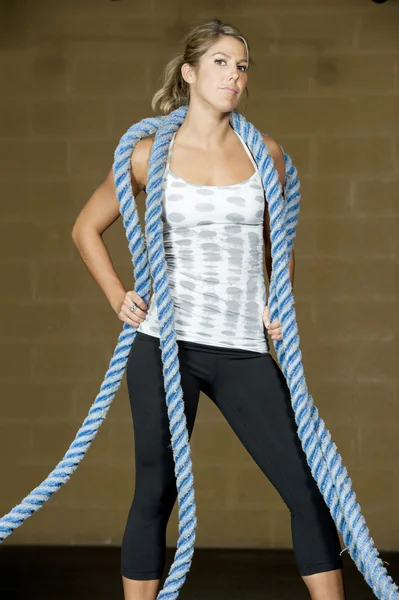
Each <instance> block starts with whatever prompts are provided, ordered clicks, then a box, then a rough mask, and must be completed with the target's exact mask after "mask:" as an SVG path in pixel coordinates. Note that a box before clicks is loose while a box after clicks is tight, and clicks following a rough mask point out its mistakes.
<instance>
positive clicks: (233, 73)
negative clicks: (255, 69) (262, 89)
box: [229, 67, 240, 81]
mask: <svg viewBox="0 0 399 600" xmlns="http://www.w3.org/2000/svg"><path fill="white" fill-rule="evenodd" d="M239 76H240V73H239V71H238V69H237V67H236V68H235V69H233V70H232V71H231V73H230V77H229V79H234V80H235V81H237V79H238V78H239Z"/></svg>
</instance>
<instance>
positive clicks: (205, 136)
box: [176, 103, 231, 150]
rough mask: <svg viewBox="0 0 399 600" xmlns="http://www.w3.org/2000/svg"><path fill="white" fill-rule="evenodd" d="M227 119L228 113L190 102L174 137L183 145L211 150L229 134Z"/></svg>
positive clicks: (229, 127)
mask: <svg viewBox="0 0 399 600" xmlns="http://www.w3.org/2000/svg"><path fill="white" fill-rule="evenodd" d="M229 120H230V113H221V112H220V111H216V110H215V109H214V108H212V107H210V106H209V105H208V106H199V105H198V103H196V104H195V106H194V105H193V104H190V106H189V108H188V110H187V115H186V118H185V119H184V121H183V123H182V125H181V127H180V128H179V130H178V132H177V135H176V137H178V138H179V143H183V144H184V145H187V146H195V147H196V148H200V149H202V150H212V149H214V148H218V147H220V145H221V144H223V143H224V142H225V141H226V139H227V138H228V137H229V135H230V134H231V126H230V123H229Z"/></svg>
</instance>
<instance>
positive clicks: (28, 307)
mask: <svg viewBox="0 0 399 600" xmlns="http://www.w3.org/2000/svg"><path fill="white" fill-rule="evenodd" d="M5 4H6V3H4V5H5ZM4 5H3V8H2V11H3V14H2V17H1V19H0V22H1V23H2V24H1V28H2V31H1V36H0V73H1V82H2V95H1V100H0V136H1V139H0V180H1V190H2V202H1V219H0V249H1V251H0V257H1V258H0V278H1V279H0V280H1V282H2V290H3V291H2V294H1V299H0V302H1V305H0V331H1V341H0V352H1V360H0V394H1V398H2V401H1V414H2V419H1V422H0V466H1V472H2V483H3V486H2V492H1V497H0V508H1V513H2V514H3V513H5V512H7V511H8V510H9V509H10V508H11V507H12V506H14V505H15V504H17V503H18V502H19V501H20V499H21V498H22V497H24V496H25V495H26V494H27V493H28V492H29V491H30V490H31V489H32V488H33V487H34V486H36V485H37V484H38V483H39V482H40V481H41V480H42V479H44V477H45V476H46V475H47V474H48V473H49V472H50V470H51V469H52V468H53V467H54V466H55V465H56V463H57V462H58V461H59V460H60V459H61V457H62V456H63V454H64V452H65V451H66V449H67V448H68V446H69V444H70V442H71V441H72V439H73V436H74V434H75V432H76V431H77V429H78V427H79V425H80V424H81V422H82V420H83V418H84V417H85V415H86V414H87V411H88V409H89V407H90V405H91V403H92V401H93V400H94V398H95V396H96V394H97V392H98V389H99V386H100V383H101V381H102V378H103V375H104V373H105V369H106V367H107V364H108V361H109V359H110V357H111V355H112V352H113V349H114V346H115V343H116V340H117V336H118V333H119V331H120V329H121V323H120V322H119V321H118V320H117V318H116V317H115V315H114V313H113V312H112V310H111V309H110V308H109V306H108V304H107V302H106V300H105V299H104V298H103V296H102V294H101V292H100V290H99V289H98V288H97V287H96V285H95V284H94V282H93V281H92V280H91V278H90V276H89V275H88V273H87V272H86V270H85V267H84V266H83V264H82V262H81V260H80V258H79V256H78V254H77V252H76V250H75V248H74V246H73V244H72V241H71V235H70V234H71V228H72V223H73V221H74V219H75V217H76V215H77V214H78V212H79V210H80V208H81V207H82V205H83V204H84V203H85V202H86V200H87V199H88V197H89V196H90V194H91V193H92V192H93V191H94V189H95V187H96V186H97V185H98V184H99V183H100V182H101V180H102V178H103V177H104V176H105V174H106V172H107V170H108V169H109V167H110V165H111V162H112V153H113V149H114V147H115V145H116V144H117V141H118V139H119V137H120V136H121V135H122V133H123V132H124V131H125V130H126V129H127V127H128V126H130V125H131V124H132V123H134V122H136V121H138V120H140V119H141V118H143V117H145V116H148V115H150V113H151V110H150V106H149V100H150V98H151V95H152V94H153V92H154V91H155V90H156V88H157V81H158V77H159V75H160V73H161V70H162V67H163V65H164V64H165V62H166V60H167V59H169V58H171V57H172V56H173V55H174V54H175V52H176V51H177V50H179V48H180V46H179V45H178V41H179V39H180V38H181V37H182V35H183V34H184V32H185V31H186V30H187V28H188V26H189V25H191V24H193V23H195V22H196V19H197V18H198V17H200V16H208V17H214V16H220V18H223V19H225V20H227V21H230V22H232V23H233V24H235V25H237V26H238V27H239V28H241V30H242V31H243V32H244V33H246V34H247V35H248V36H249V39H250V42H251V46H252V50H253V57H254V59H255V62H256V67H255V69H254V71H253V73H252V75H251V79H250V84H249V90H250V97H249V101H248V105H247V106H246V107H245V106H244V105H243V106H242V112H244V114H245V115H246V116H247V117H248V118H249V119H250V120H252V121H253V122H254V123H255V125H256V126H257V127H259V128H260V129H261V130H263V131H267V132H268V133H269V134H270V135H272V136H273V137H274V138H275V139H277V140H278V141H279V142H280V143H281V144H282V145H283V146H284V148H285V149H286V150H287V152H289V154H290V155H291V156H292V157H293V159H294V162H295V164H296V165H297V167H298V169H299V176H300V179H301V182H302V192H303V196H302V211H301V216H300V222H299V226H298V236H297V240H296V257H297V270H296V282H295V298H296V308H297V316H298V323H299V331H300V336H301V348H302V353H303V361H304V366H305V374H306V378H307V383H308V386H309V390H310V393H311V394H312V396H313V398H314V400H315V403H316V405H317V406H318V408H319V410H320V414H321V416H322V417H323V418H324V420H325V421H326V424H327V427H328V429H329V430H330V432H331V434H332V437H333V440H334V441H335V442H336V444H337V446H338V450H339V451H340V453H341V455H342V457H343V461H344V464H345V465H346V467H347V468H348V471H349V475H350V477H351V478H352V481H353V484H354V489H355V491H356V493H357V499H358V501H359V503H360V505H361V507H362V510H363V514H364V516H365V517H366V521H367V524H368V526H369V528H370V531H371V534H372V537H373V538H374V540H375V543H376V544H377V546H378V547H379V548H380V549H392V550H393V549H395V550H399V533H398V532H399V516H398V512H397V506H398V501H399V472H398V465H399V444H398V439H399V436H398V427H399V425H398V423H399V419H398V417H399V409H398V381H399V379H398V364H399V362H398V358H399V346H398V324H399V313H398V294H399V278H398V257H399V247H398V240H399V235H398V215H399V198H398V191H397V190H398V183H399V79H398V77H399V75H398V68H399V36H398V35H397V32H398V30H399V4H398V3H397V2H395V1H394V0H391V1H390V2H388V3H387V4H384V5H380V6H379V5H375V4H373V3H372V2H371V0H246V2H242V1H241V0H240V1H238V0H212V1H210V0H201V1H199V2H195V3H194V2H187V1H186V2H178V1H177V0H148V1H147V2H135V1H133V0H119V1H118V2H111V1H110V0H59V1H57V2H54V1H53V0H51V1H50V0H35V2H29V1H28V0H26V1H22V0H18V1H17V0H14V2H13V3H12V4H11V3H8V7H7V8H5V7H4ZM244 104H245V103H244ZM141 206H143V199H141ZM105 239H106V243H107V244H108V247H109V249H110V252H111V256H112V258H113V260H114V263H115V267H116V269H117V271H118V273H119V274H120V276H121V278H122V279H123V281H124V283H125V284H126V286H128V287H129V288H130V289H132V287H133V283H132V278H131V266H130V258H129V254H128V250H127V244H126V241H125V238H124V233H123V228H122V226H121V224H120V223H119V222H118V223H117V224H115V225H114V226H113V227H112V228H111V230H109V231H108V232H107V233H106V235H105ZM192 448H193V463H194V475H195V478H196V498H197V506H198V518H199V523H200V527H199V529H198V537H197V545H198V546H201V545H204V546H223V545H224V546H241V547H245V546H247V547H251V546H252V547H254V546H255V547H256V546H262V547H291V531H290V520H289V514H288V511H287V509H286V507H285V505H284V504H283V502H282V500H281V499H280V497H279V495H278V494H277V492H276V491H275V490H274V488H273V487H272V486H271V484H270V483H269V482H268V481H267V480H266V479H265V478H264V476H263V475H262V474H261V473H260V471H259V470H258V468H257V467H256V466H255V465H254V463H253V462H252V460H251V459H250V457H249V456H248V455H247V453H246V452H245V451H244V450H243V449H242V447H241V446H240V444H239V442H238V441H237V439H236V438H235V436H234V434H233V433H232V432H231V431H230V430H229V427H228V425H227V424H226V423H225V422H224V420H223V418H222V417H221V416H220V415H219V413H218V411H217V410H216V409H215V408H214V407H213V405H212V404H211V402H210V401H209V399H208V398H206V397H203V398H202V401H201V405H200V409H199V414H198V420H197V424H196V429H195V431H194V435H193V438H192ZM133 456H134V455H133V431H132V424H131V418H130V412H129V408H128V400H127V395H126V389H125V385H123V387H122V389H121V390H120V391H119V392H118V394H117V397H116V399H115V400H114V404H113V406H112V408H111V411H110V413H109V415H108V417H107V420H106V422H105V423H104V425H103V427H102V428H101V430H100V433H99V434H98V436H97V438H96V439H95V441H94V443H93V445H92V447H91V448H90V450H89V452H88V454H87V456H86V458H85V459H84V462H83V464H82V465H81V466H80V467H79V469H78V470H77V472H76V473H75V474H74V475H73V477H72V479H71V481H70V482H69V483H68V484H67V485H66V486H64V487H63V488H62V489H61V490H60V491H59V492H58V493H57V494H56V495H55V496H54V497H53V498H52V499H51V500H50V501H49V502H48V504H47V505H46V507H45V508H44V509H43V510H41V511H39V512H38V513H37V514H35V515H34V516H33V517H31V518H30V519H29V520H28V521H27V522H26V523H25V524H24V525H23V526H22V527H21V528H20V529H19V530H17V531H16V532H15V533H14V534H13V535H12V537H11V538H9V540H8V542H7V543H11V544H14V543H62V544H63V543H65V544H68V543H93V544H94V543H98V544H103V543H112V544H118V543H120V540H121V536H122V532H123V528H124V524H125V520H126V516H127V511H128V508H129V505H130V501H131V497H132V493H133V489H134V469H133ZM176 522H177V519H176V513H173V516H172V519H171V522H170V527H169V532H168V542H169V543H170V544H173V543H174V541H175V539H176Z"/></svg>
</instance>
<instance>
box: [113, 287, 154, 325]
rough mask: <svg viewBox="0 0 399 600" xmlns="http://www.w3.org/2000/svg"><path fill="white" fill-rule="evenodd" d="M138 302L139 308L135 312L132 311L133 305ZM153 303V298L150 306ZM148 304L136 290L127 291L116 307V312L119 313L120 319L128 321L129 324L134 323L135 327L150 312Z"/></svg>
mask: <svg viewBox="0 0 399 600" xmlns="http://www.w3.org/2000/svg"><path fill="white" fill-rule="evenodd" d="M134 303H135V304H137V306H138V308H136V310H135V311H134V312H133V311H131V310H130V309H131V307H132V306H133V304H134ZM150 305H151V298H150V300H149V302H148V307H149V306H150ZM148 307H147V304H146V303H145V302H144V300H143V299H142V298H140V296H139V295H138V294H137V293H136V292H135V291H134V290H132V291H129V292H126V294H125V296H124V298H123V299H122V301H121V302H120V303H119V306H118V307H117V309H116V313H117V315H118V319H120V320H121V321H123V322H124V323H127V324H128V325H132V326H133V327H138V326H139V325H140V323H142V322H143V321H144V320H145V318H146V316H147V312H148Z"/></svg>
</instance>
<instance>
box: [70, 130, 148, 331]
mask: <svg viewBox="0 0 399 600" xmlns="http://www.w3.org/2000/svg"><path fill="white" fill-rule="evenodd" d="M151 146H152V139H151V138H145V139H143V140H140V142H138V143H137V145H136V147H135V149H134V152H133V153H132V158H131V181H132V191H133V194H134V196H135V197H137V196H138V194H139V193H140V192H141V191H142V190H143V189H145V186H146V184H147V176H148V160H149V155H150V151H151ZM119 216H120V213H119V202H118V199H117V195H116V188H115V183H114V176H113V172H112V169H111V170H110V172H109V173H108V176H107V177H106V179H105V180H104V181H103V183H102V184H101V185H100V186H99V187H98V188H97V189H96V191H95V192H94V193H93V195H92V196H91V197H90V199H89V200H88V202H87V203H86V204H85V206H84V207H83V209H82V210H81V212H80V214H79V215H78V217H77V219H76V221H75V224H74V226H73V229H72V239H73V241H74V244H75V246H76V248H77V249H78V251H79V253H80V256H81V257H82V260H83V262H84V263H85V265H86V267H87V269H88V271H89V272H90V274H91V275H92V277H93V278H94V279H95V281H96V282H97V284H98V285H99V286H100V288H101V290H102V291H103V292H104V294H105V296H106V297H107V299H108V301H109V303H110V305H111V306H112V308H113V310H114V311H115V312H116V314H117V315H118V317H119V318H120V319H121V320H123V321H125V322H127V323H129V324H131V325H133V324H135V325H136V326H137V325H138V324H139V322H141V321H142V320H143V318H145V312H144V311H145V310H146V309H147V306H146V304H145V302H144V301H143V300H141V299H139V297H138V296H137V294H135V292H126V290H125V288H124V287H123V285H122V282H121V281H120V279H119V277H118V276H117V274H116V272H115V270H114V267H113V264H112V261H111V257H110V255H109V253H108V250H107V248H106V246H105V243H104V241H103V238H102V235H103V233H104V231H106V229H108V227H110V226H111V225H112V223H114V222H115V221H116V220H117V219H118V217H119ZM133 301H134V302H136V303H137V304H138V305H139V306H140V308H142V309H143V311H137V312H136V313H134V315H133V313H131V312H129V307H130V306H131V305H132V304H133ZM124 304H125V306H124ZM133 317H134V318H133ZM137 317H139V318H140V319H138V318H137ZM137 321H139V322H137Z"/></svg>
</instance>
